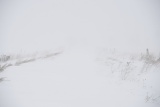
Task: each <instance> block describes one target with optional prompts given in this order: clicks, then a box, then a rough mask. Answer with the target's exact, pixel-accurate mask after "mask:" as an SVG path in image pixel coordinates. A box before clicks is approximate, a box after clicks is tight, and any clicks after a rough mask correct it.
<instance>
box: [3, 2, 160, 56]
mask: <svg viewBox="0 0 160 107" xmlns="http://www.w3.org/2000/svg"><path fill="white" fill-rule="evenodd" d="M0 3H1V5H0V12H1V19H0V23H1V24H0V28H1V29H0V34H1V35H0V48H1V50H0V51H1V53H3V52H17V53H18V52H21V51H25V52H28V51H29V52H31V51H40V50H51V49H56V48H72V47H74V48H76V47H77V48H78V47H82V48H83V47H95V48H99V47H105V48H115V49H118V50H122V51H131V52H143V51H145V49H146V48H149V49H150V51H153V52H159V51H160V48H159V47H160V43H159V40H160V30H159V29H160V21H159V19H160V12H159V10H160V8H159V6H160V2H159V1H158V0H141V1H139V0H123V1H119V0H67V1H66V0H27V1H26V0H1V2H0Z"/></svg>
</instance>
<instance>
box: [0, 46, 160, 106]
mask: <svg viewBox="0 0 160 107" xmlns="http://www.w3.org/2000/svg"><path fill="white" fill-rule="evenodd" d="M105 55H106V56H105ZM107 58H108V59H107ZM127 58H128V59H127ZM114 59H116V60H117V61H116V60H114ZM118 60H119V61H118ZM128 61H131V65H130V68H127V67H125V66H126V65H125V64H127V63H126V62H128ZM119 63H121V65H119ZM109 64H110V65H109ZM111 64H112V65H111ZM142 66H143V63H142V61H139V60H137V59H136V58H135V59H133V60H130V59H129V57H128V56H127V55H124V54H123V55H122V54H121V55H120V54H119V55H118V54H114V52H111V51H110V52H109V53H108V54H106V53H105V52H104V53H103V54H98V52H96V51H95V50H92V49H90V50H89V48H85V47H81V48H80V47H77V48H74V49H73V48H72V49H67V50H64V51H63V52H62V53H61V54H59V55H56V56H53V57H48V58H45V59H39V60H35V61H34V62H29V63H24V64H22V65H19V66H11V67H9V68H7V69H6V70H5V71H4V72H2V73H1V77H6V78H5V81H3V82H1V83H0V107H159V106H160V85H159V80H160V79H159V76H160V72H159V70H160V69H159V67H158V66H156V67H150V69H149V70H148V71H146V72H145V73H143V72H140V69H141V67H142ZM132 67H134V68H135V69H131V68H132ZM124 69H127V70H128V71H129V70H131V73H129V74H126V76H127V77H124V75H123V73H122V70H124ZM127 70H126V71H127Z"/></svg>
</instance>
